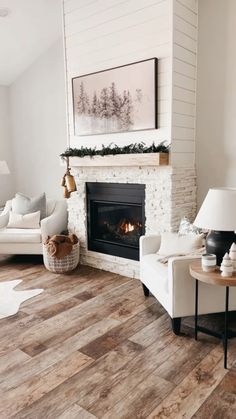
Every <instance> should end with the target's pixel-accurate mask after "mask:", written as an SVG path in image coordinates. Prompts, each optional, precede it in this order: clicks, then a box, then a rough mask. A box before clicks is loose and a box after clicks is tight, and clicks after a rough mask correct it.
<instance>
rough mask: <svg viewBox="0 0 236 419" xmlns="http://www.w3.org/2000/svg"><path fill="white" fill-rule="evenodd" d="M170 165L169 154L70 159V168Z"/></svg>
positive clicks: (117, 155)
mask: <svg viewBox="0 0 236 419" xmlns="http://www.w3.org/2000/svg"><path fill="white" fill-rule="evenodd" d="M168 164H169V154H168V153H147V154H145V153H144V154H116V155H114V156H113V155H109V156H93V157H90V156H85V157H70V166H72V167H76V166H78V167H96V166H97V167H109V166H111V167H119V166H120V167H121V166H126V167H131V166H132V167H134V166H167V165H168Z"/></svg>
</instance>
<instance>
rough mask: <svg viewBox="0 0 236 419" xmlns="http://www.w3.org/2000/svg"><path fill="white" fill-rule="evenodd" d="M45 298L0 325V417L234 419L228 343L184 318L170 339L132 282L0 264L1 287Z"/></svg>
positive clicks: (156, 309) (87, 272)
mask: <svg viewBox="0 0 236 419" xmlns="http://www.w3.org/2000/svg"><path fill="white" fill-rule="evenodd" d="M13 279H22V280H23V282H22V284H20V285H19V286H18V289H19V290H23V289H31V288H37V287H40V288H43V289H44V292H43V293H42V294H41V295H39V296H37V297H35V298H33V299H31V300H28V301H26V302H25V303H23V304H22V306H21V308H20V311H19V313H18V314H17V315H15V316H12V317H10V318H7V319H3V320H0V326H1V327H0V342H1V343H0V396H1V397H0V419H8V418H12V417H13V418H18V419H23V418H30V419H47V418H48V419H58V418H59V419H73V418H76V419H77V418H78V419H94V418H106V419H108V418H110V419H119V418H122V419H126V418H127V419H128V418H129V419H135V418H152V419H153V418H160V419H167V418H172V419H178V418H184V419H188V418H196V419H200V418H203V419H205V418H207V419H209V418H214V419H221V418H222V419H230V418H236V367H235V364H234V361H235V359H236V339H234V340H232V341H231V342H230V344H229V370H228V371H226V370H224V368H223V349H222V345H221V344H220V343H219V342H218V340H216V339H215V338H211V337H208V336H204V335H201V334H199V336H200V339H199V341H198V342H195V340H194V339H193V328H192V319H186V320H185V321H184V325H183V326H184V327H183V334H182V335H181V336H179V337H177V336H175V335H174V334H173V333H172V331H171V328H170V320H169V318H168V316H167V314H166V313H165V311H164V310H163V308H162V307H161V306H160V305H159V303H157V301H156V300H155V299H154V298H153V297H149V298H145V297H144V296H143V292H142V287H141V286H140V283H139V281H136V280H131V279H129V278H126V277H122V276H119V275H116V274H112V273H108V272H104V271H100V270H96V269H93V268H88V267H79V269H78V270H77V271H76V272H74V273H73V274H71V275H55V274H52V273H50V272H48V271H46V270H45V268H44V266H43V264H42V261H41V259H40V258H35V257H28V258H25V257H18V258H11V259H9V258H2V259H1V261H0V281H5V280H13Z"/></svg>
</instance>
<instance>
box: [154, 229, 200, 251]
mask: <svg viewBox="0 0 236 419" xmlns="http://www.w3.org/2000/svg"><path fill="white" fill-rule="evenodd" d="M202 239H203V236H202V234H199V235H195V234H188V235H185V236H179V234H178V233H163V234H162V235H161V246H160V249H159V250H158V252H157V253H158V254H159V255H163V256H167V255H178V254H188V253H191V252H193V251H194V250H196V249H200V248H201V247H202Z"/></svg>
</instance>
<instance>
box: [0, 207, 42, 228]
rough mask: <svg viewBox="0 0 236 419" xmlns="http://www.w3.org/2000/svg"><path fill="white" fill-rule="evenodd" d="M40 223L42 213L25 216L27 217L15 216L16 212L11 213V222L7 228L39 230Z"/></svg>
mask: <svg viewBox="0 0 236 419" xmlns="http://www.w3.org/2000/svg"><path fill="white" fill-rule="evenodd" d="M39 221H40V211H37V212H32V214H25V215H22V214H15V213H14V212H12V211H10V214H9V222H8V224H7V228H20V229H22V228H23V229H24V228H30V229H38V228H40V225H39Z"/></svg>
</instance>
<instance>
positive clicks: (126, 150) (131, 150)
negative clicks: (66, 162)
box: [61, 141, 170, 158]
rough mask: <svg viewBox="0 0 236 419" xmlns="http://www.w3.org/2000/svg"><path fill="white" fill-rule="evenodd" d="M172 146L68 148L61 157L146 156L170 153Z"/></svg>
mask: <svg viewBox="0 0 236 419" xmlns="http://www.w3.org/2000/svg"><path fill="white" fill-rule="evenodd" d="M169 151H170V146H169V145H165V141H162V142H161V143H160V144H158V145H155V144H154V143H152V145H151V146H146V145H145V144H144V143H143V142H142V143H135V144H129V145H126V146H124V147H119V146H118V145H117V144H110V145H109V146H104V145H102V148H101V149H97V148H96V147H94V148H89V147H83V146H82V147H81V148H68V149H67V150H66V151H65V152H64V153H62V154H61V157H62V158H63V157H85V156H90V157H93V156H108V155H116V154H139V153H140V154H144V153H169Z"/></svg>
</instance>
